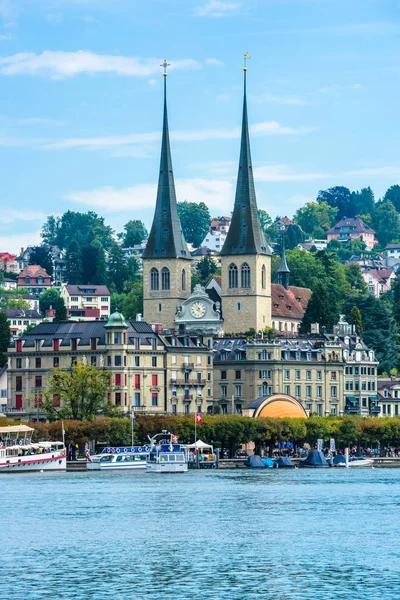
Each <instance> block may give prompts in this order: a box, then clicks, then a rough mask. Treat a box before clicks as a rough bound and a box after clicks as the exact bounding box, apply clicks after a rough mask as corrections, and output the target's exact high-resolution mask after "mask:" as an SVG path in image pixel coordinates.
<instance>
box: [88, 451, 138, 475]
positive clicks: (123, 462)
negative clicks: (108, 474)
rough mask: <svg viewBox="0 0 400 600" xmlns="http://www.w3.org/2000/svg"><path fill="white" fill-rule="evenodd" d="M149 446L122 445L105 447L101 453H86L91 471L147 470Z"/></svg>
mask: <svg viewBox="0 0 400 600" xmlns="http://www.w3.org/2000/svg"><path fill="white" fill-rule="evenodd" d="M148 456H149V448H148V446H121V447H107V448H104V449H103V450H102V451H101V453H100V454H93V456H91V455H90V454H87V455H86V458H87V463H86V468H87V469H88V470H89V471H90V470H91V471H112V470H118V471H146V469H147V464H148V462H147V461H148Z"/></svg>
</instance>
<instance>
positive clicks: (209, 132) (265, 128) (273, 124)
mask: <svg viewBox="0 0 400 600" xmlns="http://www.w3.org/2000/svg"><path fill="white" fill-rule="evenodd" d="M316 129H317V128H316V127H297V128H296V127H286V126H282V125H280V123H278V122H277V121H264V122H263V123H256V124H255V125H253V126H252V127H250V132H251V133H252V134H253V135H256V136H262V135H302V134H304V133H310V132H312V131H316ZM160 137H161V134H160V132H152V133H131V134H128V135H116V136H107V137H93V138H89V137H85V138H67V139H65V140H59V141H55V142H47V144H45V146H44V147H46V148H47V149H52V148H79V147H80V148H92V149H95V148H98V149H100V148H112V147H116V146H130V145H135V144H145V143H147V144H149V143H154V142H157V143H158V142H159V140H160ZM170 137H171V139H172V140H173V141H177V142H193V141H196V142H199V141H206V140H226V139H236V138H239V137H240V127H233V128H231V129H198V130H192V131H190V130H187V131H185V130H180V131H179V130H178V131H172V132H170ZM0 145H1V139H0Z"/></svg>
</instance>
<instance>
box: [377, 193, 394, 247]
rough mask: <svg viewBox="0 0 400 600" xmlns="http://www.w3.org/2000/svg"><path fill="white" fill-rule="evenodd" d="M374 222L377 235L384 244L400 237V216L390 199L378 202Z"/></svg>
mask: <svg viewBox="0 0 400 600" xmlns="http://www.w3.org/2000/svg"><path fill="white" fill-rule="evenodd" d="M373 223H374V227H375V230H376V236H377V238H378V241H379V243H380V244H381V245H382V246H386V245H387V244H390V242H391V241H392V240H396V239H398V238H399V237H400V216H399V214H398V212H397V211H396V209H395V207H394V205H393V203H392V202H390V200H386V201H383V202H378V203H377V205H376V208H375V211H374V216H373Z"/></svg>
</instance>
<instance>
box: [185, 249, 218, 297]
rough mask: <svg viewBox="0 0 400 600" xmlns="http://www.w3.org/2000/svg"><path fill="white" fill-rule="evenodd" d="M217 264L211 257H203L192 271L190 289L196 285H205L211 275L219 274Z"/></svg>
mask: <svg viewBox="0 0 400 600" xmlns="http://www.w3.org/2000/svg"><path fill="white" fill-rule="evenodd" d="M220 273H221V270H220V268H219V267H218V263H217V262H216V260H215V259H214V258H212V257H211V256H203V257H202V258H201V259H200V260H199V261H198V263H197V265H196V266H195V267H194V269H193V273H192V289H194V286H195V285H197V284H200V285H203V286H204V285H206V284H207V283H208V281H209V280H210V278H211V276H212V275H216V274H220Z"/></svg>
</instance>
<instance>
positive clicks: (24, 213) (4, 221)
mask: <svg viewBox="0 0 400 600" xmlns="http://www.w3.org/2000/svg"><path fill="white" fill-rule="evenodd" d="M45 219H46V215H45V214H44V213H42V212H35V211H30V210H12V209H11V210H7V211H1V212H0V225H9V224H10V223H15V221H44V220H45Z"/></svg>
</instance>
